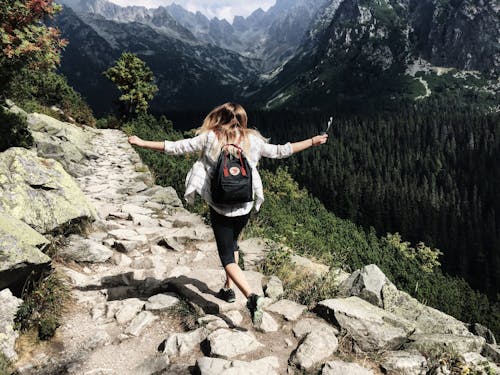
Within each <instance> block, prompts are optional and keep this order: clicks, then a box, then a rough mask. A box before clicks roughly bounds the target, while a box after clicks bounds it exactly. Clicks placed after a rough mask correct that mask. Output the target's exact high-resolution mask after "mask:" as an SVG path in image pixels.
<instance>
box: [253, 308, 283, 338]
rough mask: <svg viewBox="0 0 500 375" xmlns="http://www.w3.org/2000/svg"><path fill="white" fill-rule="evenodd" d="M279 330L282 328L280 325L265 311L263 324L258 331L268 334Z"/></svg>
mask: <svg viewBox="0 0 500 375" xmlns="http://www.w3.org/2000/svg"><path fill="white" fill-rule="evenodd" d="M279 328H280V326H279V324H278V323H276V321H275V320H274V319H273V317H272V316H271V315H269V314H268V313H267V312H265V311H264V314H263V315H262V322H261V324H260V326H259V327H258V328H257V330H258V331H261V332H266V333H268V332H277V331H278V330H279Z"/></svg>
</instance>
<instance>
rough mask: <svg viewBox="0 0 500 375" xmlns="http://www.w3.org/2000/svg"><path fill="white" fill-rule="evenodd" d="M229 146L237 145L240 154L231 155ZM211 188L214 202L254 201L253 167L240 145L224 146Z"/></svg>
mask: <svg viewBox="0 0 500 375" xmlns="http://www.w3.org/2000/svg"><path fill="white" fill-rule="evenodd" d="M227 146H233V147H235V148H236V149H237V150H238V155H237V156H234V155H231V154H230V153H229V151H228V150H227V149H226V147H227ZM211 189H212V201H213V202H214V203H245V202H251V201H253V191H252V168H251V167H250V164H249V163H248V160H247V159H246V157H245V155H243V150H242V149H241V148H240V147H239V146H237V145H235V144H228V145H226V146H224V147H223V148H222V150H221V152H220V155H219V160H218V161H217V166H216V167H215V170H214V174H213V177H212V184H211Z"/></svg>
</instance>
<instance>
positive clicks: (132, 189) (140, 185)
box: [117, 181, 148, 195]
mask: <svg viewBox="0 0 500 375" xmlns="http://www.w3.org/2000/svg"><path fill="white" fill-rule="evenodd" d="M147 188H148V185H146V184H145V183H144V182H142V181H138V182H136V183H135V184H132V185H130V186H126V187H123V188H121V189H118V190H117V192H118V193H120V194H129V195H132V194H136V193H140V192H143V191H144V190H146V189H147Z"/></svg>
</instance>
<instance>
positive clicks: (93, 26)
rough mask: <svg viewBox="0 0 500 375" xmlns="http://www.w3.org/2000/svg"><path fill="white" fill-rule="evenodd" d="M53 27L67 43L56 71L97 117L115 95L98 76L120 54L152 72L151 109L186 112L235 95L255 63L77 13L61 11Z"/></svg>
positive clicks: (253, 71)
mask: <svg viewBox="0 0 500 375" xmlns="http://www.w3.org/2000/svg"><path fill="white" fill-rule="evenodd" d="M54 23H55V25H57V26H58V27H59V28H60V29H61V30H62V35H63V37H65V38H67V39H68V40H70V41H71V43H70V44H69V45H68V47H67V48H66V49H65V51H64V53H63V56H62V65H61V67H60V70H61V72H62V73H63V74H64V75H65V76H66V77H67V78H68V81H69V82H70V84H71V85H72V86H73V87H75V88H78V90H79V91H80V92H82V93H83V95H85V96H86V97H87V98H88V101H89V104H90V105H91V106H92V108H93V109H94V111H96V112H97V113H99V114H104V113H110V112H112V109H113V102H112V98H113V97H115V98H116V97H118V93H117V90H116V88H115V87H114V86H113V85H112V83H111V82H110V81H109V80H107V79H106V78H105V77H104V76H103V74H102V72H103V71H105V70H106V69H108V68H109V67H110V66H112V65H113V63H114V62H115V61H116V60H117V59H118V58H119V56H120V55H121V53H122V52H123V51H125V50H126V51H130V52H133V53H135V54H137V55H138V56H139V57H140V58H141V59H142V60H144V61H145V62H146V64H147V65H148V66H149V67H150V68H151V69H152V71H153V73H154V75H155V78H156V84H157V86H158V87H159V89H160V92H161V95H158V96H156V97H155V99H154V100H153V101H152V103H151V106H152V107H153V108H154V109H156V110H159V109H160V108H163V109H165V108H172V107H174V108H177V109H183V108H192V107H195V106H196V105H197V103H200V102H201V103H207V105H216V104H219V103H220V102H221V101H224V100H225V99H226V98H227V97H231V96H235V95H237V94H236V92H237V91H238V90H239V89H238V86H239V85H240V83H241V82H242V81H247V80H251V79H252V77H255V75H256V71H257V64H258V62H257V61H254V60H251V59H248V58H245V57H243V56H241V55H239V54H238V53H236V52H231V51H227V50H223V49H221V48H219V47H209V46H206V45H200V44H190V43H186V42H184V41H182V40H179V39H176V38H174V37H171V36H168V35H166V34H162V33H159V32H157V31H155V29H153V28H151V27H150V26H148V25H146V24H144V23H140V22H131V23H122V22H116V21H111V20H107V19H105V18H104V17H102V16H96V15H90V14H83V15H77V14H75V13H74V12H73V11H72V10H71V9H70V8H65V9H63V11H62V12H61V13H60V14H59V15H58V16H57V17H56V18H55V20H54Z"/></svg>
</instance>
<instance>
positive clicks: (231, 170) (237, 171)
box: [229, 167, 240, 176]
mask: <svg viewBox="0 0 500 375" xmlns="http://www.w3.org/2000/svg"><path fill="white" fill-rule="evenodd" d="M229 173H231V176H238V175H239V174H240V169H239V168H238V167H231V168H229Z"/></svg>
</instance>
